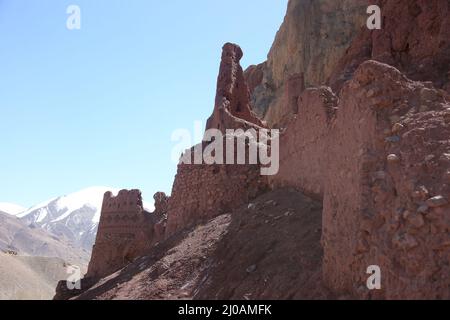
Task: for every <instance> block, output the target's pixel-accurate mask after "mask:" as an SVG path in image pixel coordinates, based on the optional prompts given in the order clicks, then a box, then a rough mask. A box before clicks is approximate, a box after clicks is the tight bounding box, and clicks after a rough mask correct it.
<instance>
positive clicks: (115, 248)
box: [87, 190, 161, 278]
mask: <svg viewBox="0 0 450 320" xmlns="http://www.w3.org/2000/svg"><path fill="white" fill-rule="evenodd" d="M158 217H160V215H158V214H151V213H149V212H146V211H145V210H144V209H143V202H142V195H141V192H140V191H139V190H131V191H127V190H122V191H120V192H119V194H118V195H117V196H113V194H112V193H111V192H107V193H105V195H104V199H103V205H102V212H101V218H100V223H99V226H98V232H97V238H96V241H95V245H94V247H93V250H92V257H91V260H90V262H89V267H88V273H87V277H88V278H90V277H92V278H100V277H103V276H106V275H109V274H111V273H113V272H115V271H117V270H119V269H120V268H122V267H124V266H125V265H127V264H128V263H130V262H132V261H133V260H134V259H135V258H137V257H139V256H141V255H142V254H143V253H144V252H145V251H146V250H147V249H148V248H150V247H151V246H152V245H153V244H154V243H155V241H157V237H158V232H155V226H156V225H159V223H160V221H159V219H158ZM156 230H158V228H156ZM159 233H161V231H159ZM159 236H161V235H159Z"/></svg>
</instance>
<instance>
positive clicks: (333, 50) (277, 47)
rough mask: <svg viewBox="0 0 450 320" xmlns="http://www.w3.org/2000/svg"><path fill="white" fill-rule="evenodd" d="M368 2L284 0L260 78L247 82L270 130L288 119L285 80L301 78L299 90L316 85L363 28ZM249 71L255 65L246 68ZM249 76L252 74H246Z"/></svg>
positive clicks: (256, 107) (326, 74) (358, 0)
mask: <svg viewBox="0 0 450 320" xmlns="http://www.w3.org/2000/svg"><path fill="white" fill-rule="evenodd" d="M369 4H373V3H370V1H368V0H340V1H335V0H315V1H310V0H290V1H289V4H288V9H287V14H286V17H285V19H284V22H283V24H282V26H281V28H280V30H279V31H278V33H277V36H276V38H275V41H274V43H273V45H272V48H271V50H270V52H269V55H268V60H267V62H266V63H264V64H262V65H260V66H258V68H259V69H262V71H263V74H264V76H263V77H262V78H261V77H253V78H252V79H261V81H260V82H259V85H255V82H253V81H252V87H254V89H253V90H252V102H253V104H254V105H253V106H254V109H255V110H257V112H258V113H259V114H263V115H265V118H264V120H266V121H267V123H268V125H269V126H270V127H283V126H284V125H285V124H286V122H287V121H289V119H290V118H291V115H292V111H291V108H290V103H289V101H287V100H289V97H286V96H285V92H286V90H285V86H286V84H287V81H288V80H289V79H290V78H291V77H292V76H295V75H298V76H301V77H303V82H304V83H303V84H302V86H303V87H305V88H308V87H313V86H321V85H323V84H325V83H326V81H327V79H328V78H329V77H330V75H331V74H332V72H333V69H334V68H335V67H336V65H337V63H338V61H339V60H340V59H341V57H342V55H343V54H344V53H345V51H346V50H347V48H348V47H349V45H350V44H351V42H352V40H353V39H354V38H355V36H356V35H357V34H358V32H359V31H360V30H361V28H363V27H365V25H366V19H367V14H366V10H367V6H368V5H369ZM251 68H252V69H255V67H254V66H253V67H251ZM247 74H249V75H254V72H251V71H249V72H247Z"/></svg>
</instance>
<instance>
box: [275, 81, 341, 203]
mask: <svg viewBox="0 0 450 320" xmlns="http://www.w3.org/2000/svg"><path fill="white" fill-rule="evenodd" d="M300 90H301V88H299V91H298V93H297V94H294V93H292V94H291V95H294V96H297V108H296V109H297V110H298V115H296V116H294V118H293V119H292V120H291V121H290V122H289V124H288V126H287V129H286V131H285V132H284V133H283V134H282V136H281V138H280V171H279V173H278V174H277V175H276V176H273V177H270V178H269V180H270V182H271V184H272V186H274V187H286V186H288V187H294V188H296V189H298V190H301V191H303V192H305V193H307V194H309V195H312V196H317V197H323V192H324V185H325V181H324V179H325V168H326V167H327V165H328V163H327V161H328V158H327V157H326V154H327V150H326V149H327V145H326V141H327V137H328V135H329V131H330V121H331V118H332V117H333V114H334V112H335V107H336V103H337V99H336V97H335V96H334V94H333V93H332V92H331V90H330V89H329V88H326V87H321V88H311V89H308V90H306V91H304V92H303V93H302V94H301V95H300V93H301V91H300ZM299 95H300V97H299Z"/></svg>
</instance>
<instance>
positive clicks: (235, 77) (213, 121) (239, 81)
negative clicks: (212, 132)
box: [206, 43, 263, 131]
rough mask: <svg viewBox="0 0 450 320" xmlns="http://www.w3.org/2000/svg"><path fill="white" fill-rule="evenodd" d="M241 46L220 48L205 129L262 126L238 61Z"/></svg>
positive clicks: (239, 59)
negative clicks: (211, 108)
mask: <svg viewBox="0 0 450 320" xmlns="http://www.w3.org/2000/svg"><path fill="white" fill-rule="evenodd" d="M242 57H243V52H242V49H241V48H240V47H239V46H238V45H236V44H233V43H226V44H225V45H224V46H223V48H222V59H221V63H220V70H219V76H218V78H217V92H216V100H215V105H214V111H213V114H212V115H211V117H210V118H209V119H208V122H207V125H206V129H212V128H214V129H219V130H221V131H225V130H227V129H247V128H249V127H256V126H259V127H263V123H262V122H261V121H260V120H259V118H258V117H257V116H256V115H255V114H254V113H253V110H252V107H251V105H250V91H249V88H248V85H247V81H246V80H245V77H244V71H243V70H242V67H241V65H240V61H241V59H242Z"/></svg>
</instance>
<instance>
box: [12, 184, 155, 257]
mask: <svg viewBox="0 0 450 320" xmlns="http://www.w3.org/2000/svg"><path fill="white" fill-rule="evenodd" d="M107 191H111V192H113V193H114V194H117V193H118V192H119V190H116V189H113V188H108V187H91V188H87V189H84V190H81V191H78V192H75V193H72V194H69V195H66V196H61V197H58V198H54V199H51V200H49V201H46V202H44V203H41V204H39V205H36V206H34V207H31V208H30V209H28V210H25V211H23V212H21V213H19V214H17V215H16V216H17V217H18V218H20V219H21V220H23V221H25V222H26V223H27V224H28V225H34V226H36V227H41V228H43V229H45V230H46V231H48V232H50V233H52V234H54V235H56V236H58V237H60V238H66V239H67V240H69V241H70V242H72V243H73V244H74V245H75V246H77V247H80V248H83V249H85V250H88V251H91V250H92V246H93V244H94V242H95V237H96V234H97V227H98V223H99V221H100V213H101V208H102V202H103V195H104V194H105V192H107ZM144 206H145V208H146V209H147V210H150V211H152V209H151V207H152V206H149V205H148V204H147V203H145V204H144Z"/></svg>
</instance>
